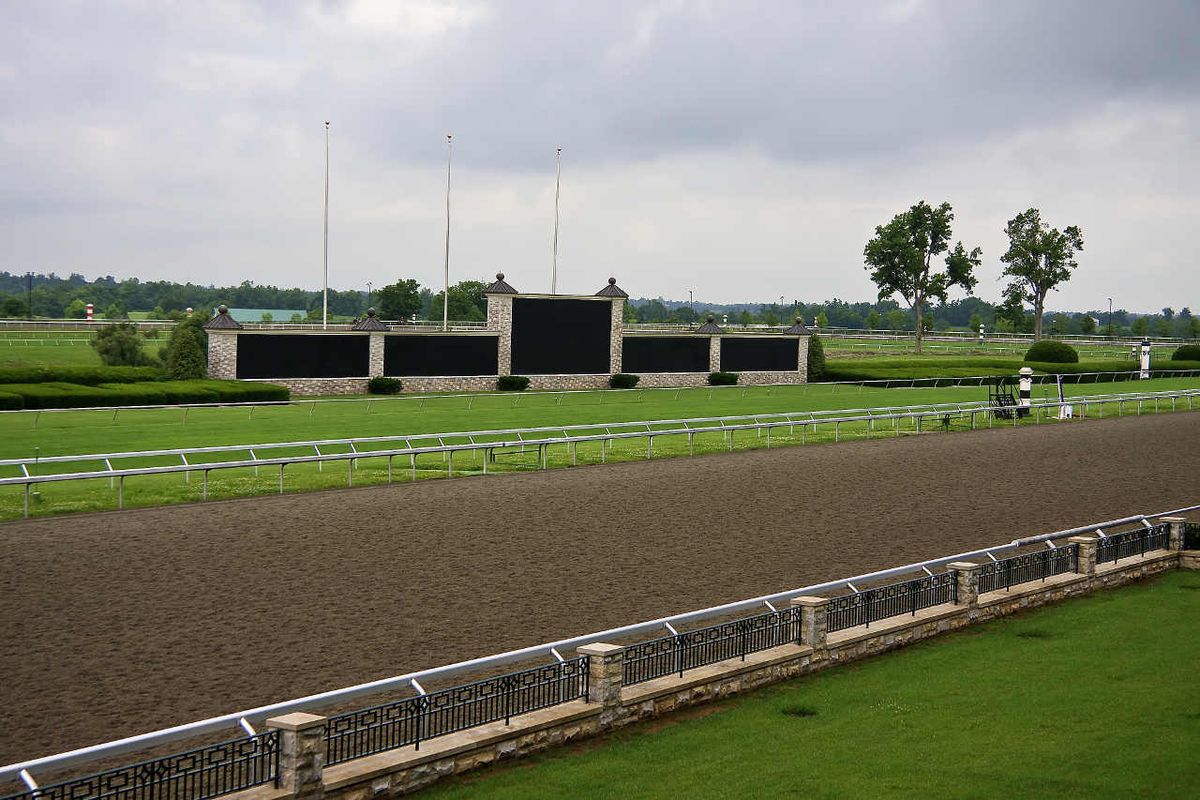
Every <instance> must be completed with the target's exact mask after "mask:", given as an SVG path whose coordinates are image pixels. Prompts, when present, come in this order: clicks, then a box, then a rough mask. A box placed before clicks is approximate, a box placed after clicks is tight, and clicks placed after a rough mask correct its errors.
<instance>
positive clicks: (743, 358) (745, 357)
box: [721, 336, 800, 372]
mask: <svg viewBox="0 0 1200 800" xmlns="http://www.w3.org/2000/svg"><path fill="white" fill-rule="evenodd" d="M799 348H800V344H799V340H797V339H794V338H792V337H790V336H789V337H787V338H780V339H776V338H775V337H773V336H761V337H759V336H754V337H749V336H747V337H734V336H723V337H721V371H722V372H795V371H796V370H797V368H798V367H799V364H800V349H799Z"/></svg>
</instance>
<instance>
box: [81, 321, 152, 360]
mask: <svg viewBox="0 0 1200 800" xmlns="http://www.w3.org/2000/svg"><path fill="white" fill-rule="evenodd" d="M92 347H93V348H94V349H95V350H96V353H97V354H98V355H99V356H100V360H101V361H103V362H104V363H105V364H107V365H108V366H110V367H142V366H146V365H148V364H153V363H154V359H152V358H151V357H150V356H148V355H146V354H145V353H143V352H142V337H141V336H140V335H139V334H138V330H137V326H136V325H134V324H133V323H131V322H116V323H113V324H111V325H105V326H104V327H103V328H101V329H100V330H99V331H97V332H96V335H95V336H94V337H93V338H92Z"/></svg>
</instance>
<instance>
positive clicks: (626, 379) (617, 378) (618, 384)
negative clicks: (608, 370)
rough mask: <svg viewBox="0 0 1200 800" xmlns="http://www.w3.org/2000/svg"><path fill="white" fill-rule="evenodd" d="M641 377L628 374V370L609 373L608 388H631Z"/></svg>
mask: <svg viewBox="0 0 1200 800" xmlns="http://www.w3.org/2000/svg"><path fill="white" fill-rule="evenodd" d="M641 379H642V378H641V376H640V375H630V374H629V373H628V372H618V373H617V374H615V375H610V376H609V378H608V388H610V389H632V388H633V387H635V386H637V385H638V381H640V380H641Z"/></svg>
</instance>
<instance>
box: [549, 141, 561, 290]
mask: <svg viewBox="0 0 1200 800" xmlns="http://www.w3.org/2000/svg"><path fill="white" fill-rule="evenodd" d="M561 186H562V148H561V147H560V148H558V150H557V151H556V152H555V154H554V257H553V259H552V261H551V263H550V294H557V289H558V196H559V189H560V188H561Z"/></svg>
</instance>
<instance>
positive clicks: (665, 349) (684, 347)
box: [621, 336, 709, 373]
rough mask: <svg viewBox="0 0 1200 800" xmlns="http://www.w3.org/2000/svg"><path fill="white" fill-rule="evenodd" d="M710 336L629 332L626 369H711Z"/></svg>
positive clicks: (624, 348) (623, 354)
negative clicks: (653, 334)
mask: <svg viewBox="0 0 1200 800" xmlns="http://www.w3.org/2000/svg"><path fill="white" fill-rule="evenodd" d="M708 346H709V345H708V337H707V336H626V337H625V339H624V341H622V342H621V371H622V372H637V373H642V372H708Z"/></svg>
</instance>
